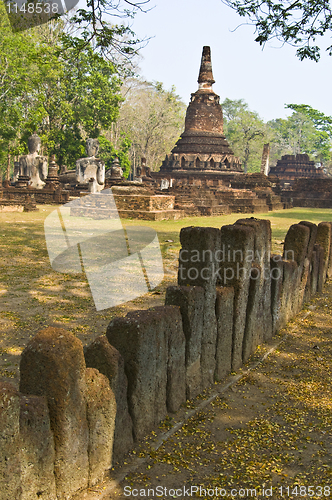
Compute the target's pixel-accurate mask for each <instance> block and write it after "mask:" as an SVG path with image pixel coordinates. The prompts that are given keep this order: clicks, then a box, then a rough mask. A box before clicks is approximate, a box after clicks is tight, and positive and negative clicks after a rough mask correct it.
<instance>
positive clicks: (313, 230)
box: [300, 221, 317, 302]
mask: <svg viewBox="0 0 332 500" xmlns="http://www.w3.org/2000/svg"><path fill="white" fill-rule="evenodd" d="M300 224H303V225H304V226H307V227H308V228H309V230H310V237H309V243H308V250H307V259H308V260H309V263H310V264H309V269H308V278H307V283H306V285H305V291H304V298H303V302H308V301H309V300H310V298H311V295H312V286H311V280H312V258H313V251H314V246H315V243H316V237H317V226H316V224H314V223H312V222H308V221H301V222H300ZM316 287H317V285H316ZM314 293H315V292H314Z"/></svg>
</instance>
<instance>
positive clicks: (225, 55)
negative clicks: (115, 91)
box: [132, 0, 332, 121]
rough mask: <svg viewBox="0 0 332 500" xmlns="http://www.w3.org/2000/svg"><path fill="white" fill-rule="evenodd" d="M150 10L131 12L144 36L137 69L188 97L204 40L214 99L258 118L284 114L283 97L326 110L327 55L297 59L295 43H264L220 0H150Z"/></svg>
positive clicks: (330, 70)
mask: <svg viewBox="0 0 332 500" xmlns="http://www.w3.org/2000/svg"><path fill="white" fill-rule="evenodd" d="M149 5H151V7H152V6H154V8H152V10H150V11H149V12H147V13H142V12H138V13H137V15H136V17H135V19H134V20H133V22H132V29H133V31H134V32H135V33H136V35H137V36H139V37H140V38H144V37H147V38H150V40H149V42H148V44H147V45H146V47H144V48H143V49H142V50H141V56H142V59H141V60H140V62H139V66H140V69H141V75H142V76H143V77H144V78H145V79H146V80H148V81H159V82H162V83H163V84H164V87H165V88H166V89H170V88H171V87H172V86H173V85H174V86H175V88H176V92H177V94H178V95H179V96H180V97H181V98H182V99H183V101H184V102H185V103H186V104H188V103H189V100H190V94H191V93H192V92H195V91H196V90H197V85H198V84H197V78H198V71H199V66H200V60H201V54H202V48H203V46H204V45H209V46H210V47H211V58H212V68H213V75H214V79H215V81H216V83H215V84H214V87H213V88H214V91H215V92H216V93H217V94H218V95H220V99H221V102H222V101H223V100H224V99H225V98H226V97H228V98H229V99H244V100H245V101H246V102H247V103H248V105H249V108H250V109H251V110H252V111H256V112H258V114H259V115H260V117H261V118H262V119H264V120H265V121H267V120H271V119H274V118H285V117H286V116H288V115H290V114H291V111H290V110H285V108H284V105H285V103H287V104H289V103H295V104H308V105H310V106H312V107H313V108H315V109H318V110H320V111H322V112H324V113H325V114H327V115H331V116H332V98H331V94H332V92H331V79H332V78H331V77H332V57H329V56H327V55H325V54H323V56H322V57H321V61H320V62H319V63H315V62H313V61H303V62H301V61H299V60H298V58H297V57H296V55H295V49H294V48H293V47H291V46H288V45H284V46H283V47H281V44H280V43H279V42H276V41H275V42H273V43H272V42H271V43H269V44H268V45H267V46H265V48H264V50H262V48H261V47H260V45H259V44H258V43H257V42H255V41H254V38H255V36H254V27H253V26H249V25H242V26H240V25H241V23H243V18H240V17H239V16H238V14H237V13H236V12H234V11H233V10H232V9H230V8H229V7H227V6H226V5H224V4H222V2H221V0H205V1H203V0H150V4H149Z"/></svg>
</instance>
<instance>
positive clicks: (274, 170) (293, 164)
mask: <svg viewBox="0 0 332 500" xmlns="http://www.w3.org/2000/svg"><path fill="white" fill-rule="evenodd" d="M269 175H270V176H272V175H273V176H277V177H278V179H279V182H280V186H281V187H289V186H292V184H294V182H295V181H296V180H298V179H303V178H306V179H308V178H309V179H321V178H324V177H326V175H325V174H324V171H323V168H322V167H316V166H315V162H314V161H311V160H310V158H309V156H308V155H307V154H297V155H284V156H282V157H281V160H278V161H277V164H276V166H275V167H271V168H270V172H269Z"/></svg>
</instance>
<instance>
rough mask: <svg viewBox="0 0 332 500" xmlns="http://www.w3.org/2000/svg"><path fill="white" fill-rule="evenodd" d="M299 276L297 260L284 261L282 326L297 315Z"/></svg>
mask: <svg viewBox="0 0 332 500" xmlns="http://www.w3.org/2000/svg"><path fill="white" fill-rule="evenodd" d="M298 276H299V268H298V265H297V263H296V262H295V260H284V261H283V281H282V292H281V313H280V324H281V325H282V326H285V325H286V323H287V322H288V321H289V320H290V319H291V318H292V317H293V316H294V314H296V312H295V311H296V310H297V305H298V299H297V295H296V294H297V284H298Z"/></svg>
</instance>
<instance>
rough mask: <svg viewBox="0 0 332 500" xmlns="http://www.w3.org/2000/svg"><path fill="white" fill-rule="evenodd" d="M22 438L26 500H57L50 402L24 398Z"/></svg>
mask: <svg viewBox="0 0 332 500" xmlns="http://www.w3.org/2000/svg"><path fill="white" fill-rule="evenodd" d="M20 402H21V414H20V434H21V440H22V451H21V480H22V491H23V495H22V497H23V500H33V499H34V498H38V499H40V500H56V499H57V496H56V487H55V476H54V459H55V451H54V437H53V433H52V431H51V425H50V416H49V411H48V407H47V400H46V398H45V397H40V396H24V395H22V396H21V401H20Z"/></svg>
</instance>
